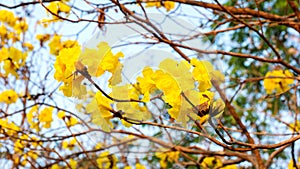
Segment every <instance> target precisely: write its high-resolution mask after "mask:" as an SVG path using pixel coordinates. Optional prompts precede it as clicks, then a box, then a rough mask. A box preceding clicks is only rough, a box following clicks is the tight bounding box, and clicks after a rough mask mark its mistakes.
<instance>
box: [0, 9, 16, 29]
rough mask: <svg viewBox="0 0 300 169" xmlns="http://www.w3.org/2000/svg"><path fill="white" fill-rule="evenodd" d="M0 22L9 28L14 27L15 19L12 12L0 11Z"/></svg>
mask: <svg viewBox="0 0 300 169" xmlns="http://www.w3.org/2000/svg"><path fill="white" fill-rule="evenodd" d="M0 21H1V22H5V23H7V24H8V25H9V26H11V27H12V26H14V25H15V23H16V18H15V15H14V13H13V12H10V11H7V10H3V9H1V10H0Z"/></svg>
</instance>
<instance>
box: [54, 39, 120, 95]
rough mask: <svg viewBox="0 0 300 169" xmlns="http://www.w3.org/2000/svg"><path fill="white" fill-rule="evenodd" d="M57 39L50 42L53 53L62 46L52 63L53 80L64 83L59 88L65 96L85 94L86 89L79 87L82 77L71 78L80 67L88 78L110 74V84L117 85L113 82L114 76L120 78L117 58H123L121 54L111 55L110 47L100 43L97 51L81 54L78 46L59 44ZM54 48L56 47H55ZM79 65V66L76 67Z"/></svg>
mask: <svg viewBox="0 0 300 169" xmlns="http://www.w3.org/2000/svg"><path fill="white" fill-rule="evenodd" d="M59 43H60V41H59V37H54V39H53V40H52V41H51V42H50V44H49V45H50V49H51V50H52V52H53V53H56V51H57V48H56V47H57V46H61V45H63V47H64V48H63V49H61V50H59V54H58V56H57V57H56V62H55V63H54V68H55V70H56V71H55V74H54V78H55V79H56V80H57V81H62V82H64V85H63V86H61V87H60V90H62V91H63V93H64V95H65V96H68V97H70V96H75V97H80V96H81V95H83V94H85V93H86V87H85V86H84V85H81V82H82V80H83V79H84V77H82V76H77V77H75V78H73V77H71V76H72V74H73V73H75V72H76V70H77V69H78V68H79V67H80V69H85V68H86V71H87V72H86V73H88V74H89V75H90V76H95V77H98V76H101V75H102V74H104V72H106V71H107V72H110V73H111V74H112V75H113V76H112V77H111V79H110V82H111V84H117V83H119V82H120V78H118V79H119V80H115V76H117V77H121V71H120V69H121V67H122V65H121V63H120V62H119V58H120V57H123V53H121V52H119V53H117V54H115V55H114V54H113V53H112V51H111V48H110V46H109V45H108V44H107V43H105V42H101V43H99V44H98V49H88V48H87V49H85V50H84V51H83V52H81V49H80V46H79V45H78V44H77V43H76V44H75V45H74V43H73V42H72V41H67V42H65V43H61V45H55V44H59ZM55 46H56V47H55ZM78 65H80V66H78Z"/></svg>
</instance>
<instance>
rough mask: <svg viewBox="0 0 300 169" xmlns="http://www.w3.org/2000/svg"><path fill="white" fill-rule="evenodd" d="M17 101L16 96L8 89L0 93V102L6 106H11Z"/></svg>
mask: <svg viewBox="0 0 300 169" xmlns="http://www.w3.org/2000/svg"><path fill="white" fill-rule="evenodd" d="M17 99H18V94H17V93H16V92H15V91H14V90H12V89H10V90H5V91H3V92H2V93H0V102H4V103H6V104H12V103H15V102H16V101H17Z"/></svg>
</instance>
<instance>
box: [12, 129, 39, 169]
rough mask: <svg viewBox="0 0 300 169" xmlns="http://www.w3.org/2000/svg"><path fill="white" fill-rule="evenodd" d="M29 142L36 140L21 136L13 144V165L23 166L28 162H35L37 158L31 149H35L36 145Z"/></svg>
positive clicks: (24, 135)
mask: <svg viewBox="0 0 300 169" xmlns="http://www.w3.org/2000/svg"><path fill="white" fill-rule="evenodd" d="M31 140H37V139H36V138H35V137H29V136H28V135H27V134H23V135H21V136H20V137H19V139H17V140H16V141H15V143H14V153H15V157H14V163H15V164H18V165H19V164H21V165H22V166H25V165H26V164H27V163H28V160H29V159H31V160H36V159H37V158H38V154H37V152H34V151H32V150H31V149H35V148H37V146H38V145H39V144H38V143H32V142H30V141H31Z"/></svg>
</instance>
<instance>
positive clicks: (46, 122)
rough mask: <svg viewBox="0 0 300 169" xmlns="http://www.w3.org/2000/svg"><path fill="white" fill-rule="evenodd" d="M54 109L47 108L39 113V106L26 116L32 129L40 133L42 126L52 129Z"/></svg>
mask: <svg viewBox="0 0 300 169" xmlns="http://www.w3.org/2000/svg"><path fill="white" fill-rule="evenodd" d="M53 109H54V108H53V107H46V108H44V109H43V110H41V111H40V112H39V108H38V106H33V107H32V108H31V109H30V111H29V112H28V113H27V114H26V118H27V122H28V123H29V126H30V128H31V129H35V130H36V131H40V126H39V125H40V124H42V127H43V128H50V127H51V123H52V121H53V118H52V112H53Z"/></svg>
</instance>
